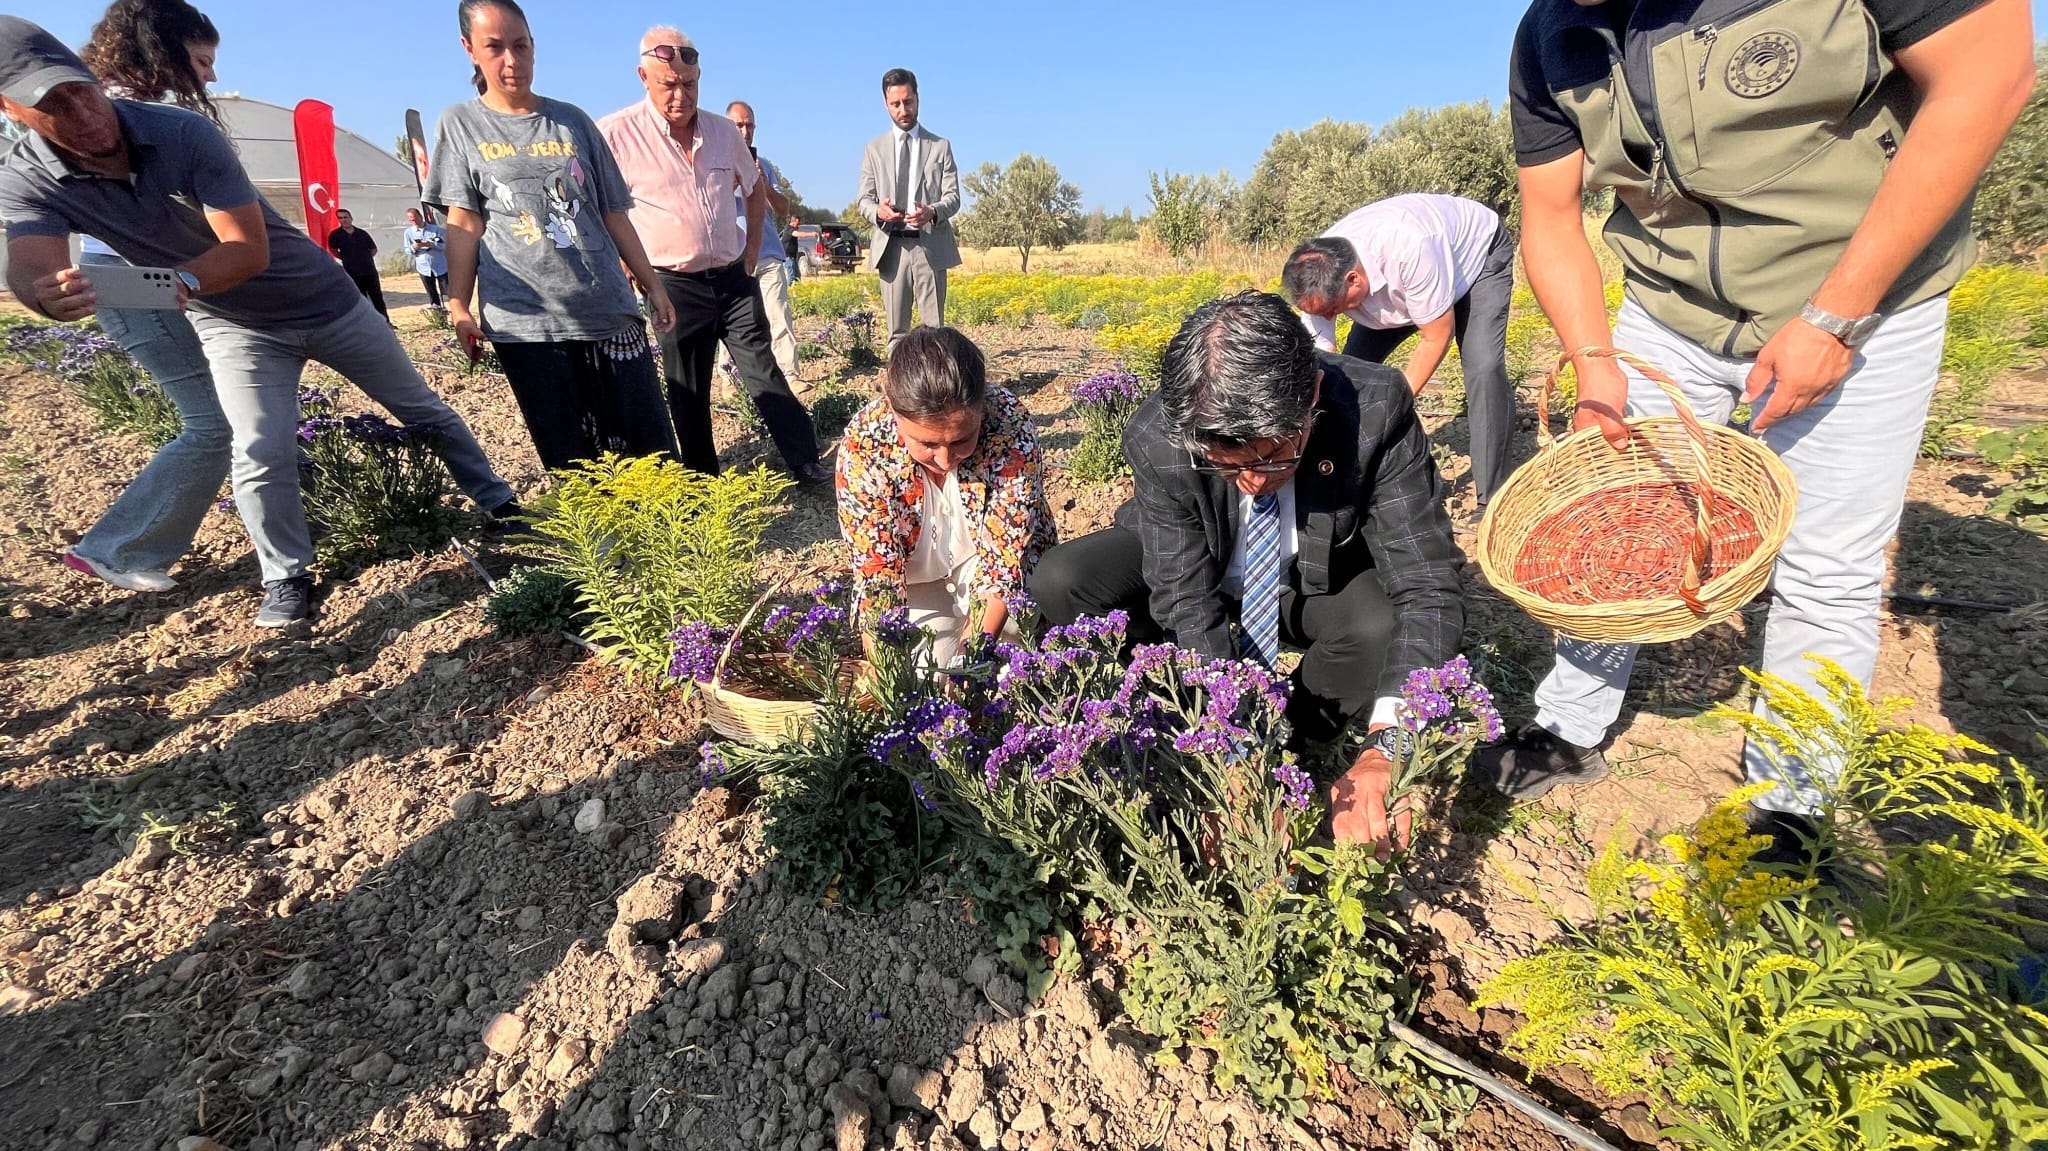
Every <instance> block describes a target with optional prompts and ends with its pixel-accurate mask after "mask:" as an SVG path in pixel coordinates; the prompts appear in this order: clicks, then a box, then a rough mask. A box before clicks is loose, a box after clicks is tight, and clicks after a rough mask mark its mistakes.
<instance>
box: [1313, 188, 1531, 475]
mask: <svg viewBox="0 0 2048 1151" xmlns="http://www.w3.org/2000/svg"><path fill="white" fill-rule="evenodd" d="M1514 294H1515V238H1514V236H1513V235H1511V234H1510V233H1509V232H1508V230H1507V229H1506V228H1502V229H1500V231H1499V232H1498V233H1496V234H1495V236H1494V239H1493V247H1492V248H1491V249H1489V250H1488V251H1487V253H1486V267H1485V270H1483V271H1481V272H1480V273H1479V278H1478V279H1477V280H1474V281H1473V282H1472V288H1471V290H1470V291H1468V292H1466V293H1465V295H1464V298H1462V299H1460V300H1459V301H1458V302H1457V304H1455V305H1454V306H1453V307H1452V309H1451V319H1452V322H1453V324H1454V325H1455V327H1456V333H1457V341H1458V359H1459V360H1460V361H1462V362H1463V363H1464V366H1465V421H1466V425H1467V427H1468V428H1469V429H1470V430H1471V433H1472V487H1473V489H1474V492H1475V493H1476V494H1477V495H1478V497H1479V502H1480V503H1481V504H1482V505H1483V504H1485V503H1486V501H1487V500H1490V499H1492V498H1493V493H1494V492H1496V491H1498V490H1500V485H1501V484H1502V483H1504V482H1506V481H1507V478H1508V440H1509V438H1510V437H1511V436H1512V435H1513V434H1514V431H1515V385H1514V381H1512V380H1510V379H1508V304H1509V302H1510V301H1511V300H1512V299H1513V297H1514ZM1414 334H1415V326H1414V325H1413V324H1408V325H1404V326H1402V327H1399V328H1368V327H1366V326H1365V325H1363V324H1358V323H1354V324H1352V325H1351V336H1350V338H1348V339H1346V340H1345V341H1344V354H1345V355H1347V356H1351V357H1354V358H1356V359H1360V360H1370V361H1372V362H1373V363H1375V364H1379V363H1385V362H1386V359H1387V357H1388V356H1390V355H1393V354H1394V349H1395V348H1398V347H1400V346H1401V341H1403V340H1405V339H1407V338H1408V337H1409V336H1412V335H1414Z"/></svg>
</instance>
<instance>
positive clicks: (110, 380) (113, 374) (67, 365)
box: [4, 321, 181, 448]
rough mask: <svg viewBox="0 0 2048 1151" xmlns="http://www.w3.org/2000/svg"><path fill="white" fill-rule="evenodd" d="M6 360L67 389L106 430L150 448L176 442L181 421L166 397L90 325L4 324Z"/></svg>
mask: <svg viewBox="0 0 2048 1151" xmlns="http://www.w3.org/2000/svg"><path fill="white" fill-rule="evenodd" d="M5 332H6V342H5V344H4V347H5V349H6V354H7V356H8V357H9V358H10V359H13V360H14V361H16V362H17V363H20V364H22V365H24V366H26V367H29V368H31V369H33V370H35V371H39V372H43V373H45V374H46V375H52V376H55V377H57V378H58V379H60V380H62V381H64V382H65V383H66V384H68V385H70V386H71V387H72V389H73V390H75V391H76V392H77V393H78V397H79V399H81V400H83V401H84V403H85V406H86V407H88V408H91V409H92V410H93V412H94V413H95V414H96V415H98V416H99V418H100V426H101V427H103V428H106V429H107V430H109V431H117V432H132V433H134V434H135V435H136V436H138V437H140V438H141V439H142V441H143V442H144V443H147V444H148V445H149V446H150V447H153V448H155V447H162V446H163V445H164V444H167V443H170V442H171V441H172V440H173V439H176V438H177V435H178V431H179V428H180V426H181V423H180V421H179V419H178V409H177V408H176V407H175V406H173V405H172V403H171V398H170V397H169V396H167V395H165V394H164V390H163V389H162V388H160V387H158V386H157V384H156V381H154V380H152V379H150V378H149V373H148V372H145V371H143V369H142V365H141V364H139V363H137V362H135V358H134V357H133V356H130V355H129V354H128V353H127V351H126V350H124V349H123V348H122V347H121V346H120V345H119V344H117V343H115V342H114V341H113V339H112V338H110V337H109V336H107V335H106V334H105V333H103V332H101V331H100V329H99V325H97V324H95V323H90V322H86V323H77V324H39V323H34V322H31V321H17V322H15V323H11V324H9V325H7V327H6V329H5Z"/></svg>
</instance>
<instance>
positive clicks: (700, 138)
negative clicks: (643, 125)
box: [640, 96, 704, 146]
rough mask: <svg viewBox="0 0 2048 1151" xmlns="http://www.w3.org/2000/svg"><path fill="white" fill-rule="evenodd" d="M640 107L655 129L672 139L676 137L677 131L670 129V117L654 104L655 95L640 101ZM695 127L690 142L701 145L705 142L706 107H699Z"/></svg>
mask: <svg viewBox="0 0 2048 1151" xmlns="http://www.w3.org/2000/svg"><path fill="white" fill-rule="evenodd" d="M640 108H641V111H642V114H643V115H645V116H646V117H647V122H648V124H649V125H651V126H652V127H653V128H654V130H655V131H657V132H659V133H661V134H662V135H663V136H666V137H668V138H669V139H671V140H674V139H675V138H676V137H675V133H673V132H671V131H669V130H668V117H666V116H664V115H662V114H661V109H659V108H657V107H655V106H654V97H652V96H649V97H648V98H646V99H645V100H642V101H640ZM693 129H694V130H693V131H692V132H691V135H690V143H691V144H692V145H693V146H700V145H702V144H703V143H704V109H702V108H699V109H697V119H696V122H695V124H694V125H693Z"/></svg>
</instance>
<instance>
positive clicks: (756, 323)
mask: <svg viewBox="0 0 2048 1151" xmlns="http://www.w3.org/2000/svg"><path fill="white" fill-rule="evenodd" d="M697 59H698V54H697V49H696V47H695V46H694V45H692V44H691V43H690V38H689V37H688V36H685V35H683V34H682V33H681V32H679V31H677V30H676V29H674V28H655V29H652V30H651V31H649V32H648V33H647V35H645V36H643V37H642V38H641V40H640V68H639V72H640V83H641V85H642V86H643V87H644V88H646V89H647V99H645V100H643V101H641V102H639V103H636V104H634V105H633V106H632V107H629V108H621V109H620V110H619V111H617V112H614V113H612V114H611V115H609V116H606V117H605V118H604V119H602V120H599V121H598V122H597V127H598V130H599V131H600V132H602V133H603V134H604V138H605V142H606V143H608V144H610V145H611V149H612V155H613V156H615V157H616V158H617V159H618V162H619V171H620V172H621V173H622V174H623V175H624V176H625V178H626V186H627V187H628V188H629V189H631V190H632V193H633V207H632V209H631V216H632V220H633V228H634V230H635V231H637V232H639V233H640V239H641V241H642V242H643V243H645V245H646V246H647V255H648V258H649V259H650V260H651V261H652V262H653V264H654V268H655V272H656V274H657V275H658V276H659V277H660V279H661V284H662V287H663V289H664V290H666V291H667V292H668V297H669V302H670V303H672V304H673V305H674V306H675V311H676V325H675V327H674V328H673V329H672V330H670V331H668V332H665V333H663V334H662V336H661V358H662V366H663V371H664V373H665V374H666V375H667V377H668V403H669V411H670V413H671V414H672V415H673V416H674V418H675V425H676V438H677V440H678V441H679V442H680V443H681V447H682V458H683V463H684V464H686V465H688V466H689V467H692V468H695V469H697V470H698V471H702V472H710V473H714V474H715V473H716V472H717V471H718V445H717V443H716V441H714V440H713V438H712V435H711V388H712V383H713V379H714V377H713V374H712V359H713V356H714V354H715V353H716V351H717V348H718V345H719V343H720V341H723V342H724V343H725V346H726V348H727V349H728V350H729V351H730V352H731V353H732V358H733V363H734V364H736V365H737V366H738V367H739V371H740V378H741V379H742V380H743V381H745V383H746V387H747V392H748V393H749V394H750V395H751V396H752V397H753V400H754V407H755V409H756V410H758V411H759V412H760V413H761V420H762V422H763V423H765V424H767V425H768V435H769V437H770V438H771V439H773V440H774V441H775V448H776V450H777V451H778V452H780V453H781V455H782V462H783V463H784V465H786V466H787V467H788V468H789V470H790V472H791V473H792V474H793V475H795V476H796V478H797V479H798V481H800V482H802V483H806V484H816V483H824V482H825V481H827V480H830V479H831V478H832V469H831V468H829V467H826V466H825V465H824V464H823V463H821V462H820V461H819V459H818V437H817V433H816V431H815V430H814V429H813V428H812V426H811V416H810V413H809V412H808V411H806V410H804V406H803V404H802V402H800V401H799V400H798V399H797V398H796V395H795V394H794V393H792V392H791V391H790V389H789V380H788V378H787V377H785V376H784V375H783V374H782V369H781V368H780V367H778V366H777V365H776V363H775V356H774V354H773V353H772V351H771V350H770V347H769V332H768V314H767V312H766V310H765V309H764V308H763V307H762V304H761V289H760V285H759V282H758V281H756V280H755V279H754V258H755V247H754V245H750V244H748V243H746V240H745V235H746V234H753V235H758V234H759V231H760V227H761V221H762V218H763V215H764V213H765V212H766V210H767V203H768V197H767V189H766V188H765V187H764V186H763V185H762V184H761V180H760V168H759V167H758V166H757V165H756V164H755V163H754V159H753V157H752V156H751V155H750V154H749V152H748V150H747V143H746V141H745V140H744V139H742V138H741V136H740V131H739V128H737V127H736V126H734V124H733V122H732V121H731V120H728V119H726V118H725V117H723V116H719V115H716V114H714V113H711V112H706V111H704V110H702V109H700V108H698V107H697V85H698V81H699V79H700V78H701V76H702V74H703V73H702V69H701V68H700V67H699V66H698V63H697ZM735 190H737V191H738V192H739V193H740V194H741V195H744V196H745V202H746V208H747V221H746V222H747V225H748V230H747V233H745V234H743V233H742V232H741V231H740V218H739V207H738V206H739V202H740V201H739V198H738V197H736V196H735V195H734V192H735Z"/></svg>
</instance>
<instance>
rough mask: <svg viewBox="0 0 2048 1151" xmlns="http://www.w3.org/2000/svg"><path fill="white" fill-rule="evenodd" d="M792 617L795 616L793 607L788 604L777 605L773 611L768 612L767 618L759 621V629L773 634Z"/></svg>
mask: <svg viewBox="0 0 2048 1151" xmlns="http://www.w3.org/2000/svg"><path fill="white" fill-rule="evenodd" d="M794 618H796V609H795V608H793V607H791V606H789V605H788V604H781V605H778V606H777V607H776V608H775V610H774V611H771V612H769V613H768V618H767V619H764V620H762V621H761V630H762V631H764V632H767V633H768V634H770V635H773V634H775V633H776V632H779V631H781V630H782V628H783V626H784V625H785V624H787V623H789V621H790V620H792V619H794Z"/></svg>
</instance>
